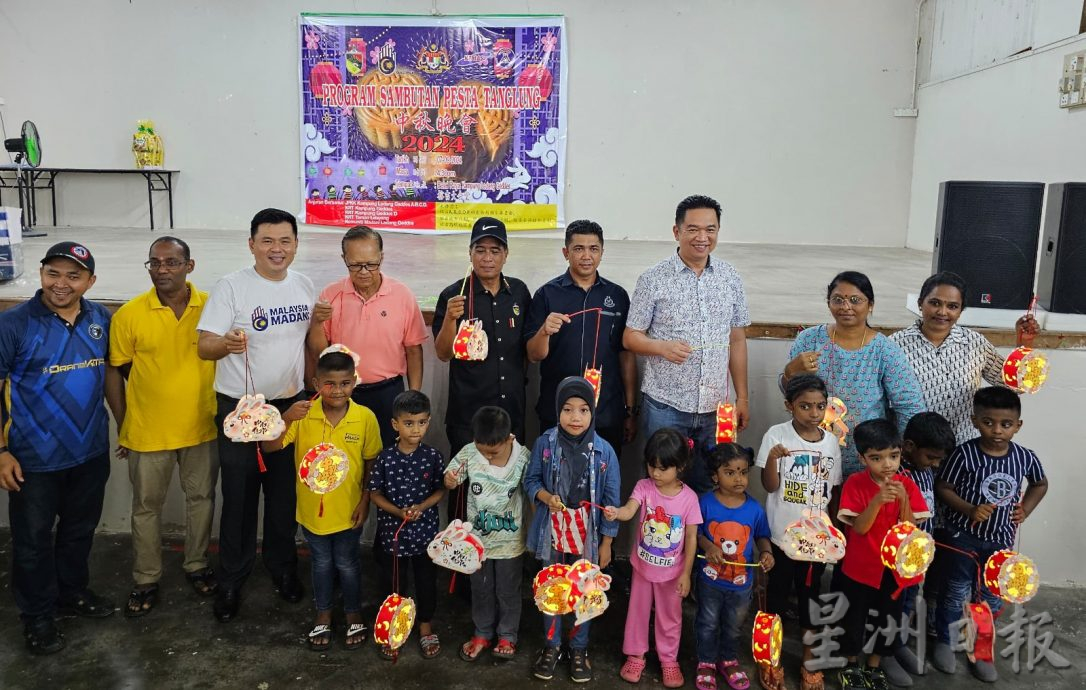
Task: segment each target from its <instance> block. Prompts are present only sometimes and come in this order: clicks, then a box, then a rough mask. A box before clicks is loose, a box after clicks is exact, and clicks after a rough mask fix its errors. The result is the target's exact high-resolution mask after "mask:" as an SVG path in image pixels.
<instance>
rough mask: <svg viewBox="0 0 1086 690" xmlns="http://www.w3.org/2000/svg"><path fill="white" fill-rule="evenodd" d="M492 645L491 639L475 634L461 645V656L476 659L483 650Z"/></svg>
mask: <svg viewBox="0 0 1086 690" xmlns="http://www.w3.org/2000/svg"><path fill="white" fill-rule="evenodd" d="M489 646H490V640H488V639H486V638H485V637H478V636H473V637H472V638H471V639H470V640H468V641H467V642H465V643H464V644H463V645H462V646H461V647H460V658H461V659H463V660H464V661H476V660H478V659H479V655H480V654H482V653H483V650H484V649H486V648H487V647H489Z"/></svg>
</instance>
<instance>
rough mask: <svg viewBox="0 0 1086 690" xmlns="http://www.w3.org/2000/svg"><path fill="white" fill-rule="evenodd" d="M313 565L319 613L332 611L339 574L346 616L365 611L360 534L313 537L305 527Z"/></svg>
mask: <svg viewBox="0 0 1086 690" xmlns="http://www.w3.org/2000/svg"><path fill="white" fill-rule="evenodd" d="M302 535H303V536H304V537H305V541H306V543H307V544H309V553H310V554H311V558H312V561H313V602H314V603H315V604H316V605H317V611H329V610H331V609H332V589H333V587H334V582H335V573H337V572H338V573H339V587H340V589H342V590H343V612H344V613H358V612H360V611H361V610H362V602H361V599H362V576H361V574H362V568H361V558H360V555H359V549H358V532H355V531H354V530H351V529H345V530H343V531H342V532H335V533H334V534H313V533H312V532H310V531H309V530H307V529H306V528H305V527H304V526H303V527H302Z"/></svg>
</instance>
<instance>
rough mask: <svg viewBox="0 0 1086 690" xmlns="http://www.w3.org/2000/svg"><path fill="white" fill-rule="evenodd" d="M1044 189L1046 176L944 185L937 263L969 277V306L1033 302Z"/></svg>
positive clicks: (937, 228) (1020, 305) (936, 268)
mask: <svg viewBox="0 0 1086 690" xmlns="http://www.w3.org/2000/svg"><path fill="white" fill-rule="evenodd" d="M1044 189H1045V186H1044V184H1043V183H1041V182H944V183H942V184H941V185H939V215H938V218H937V221H936V226H935V253H934V256H933V257H932V264H931V267H932V270H933V271H935V272H938V271H953V272H954V273H957V274H958V275H960V276H961V277H962V278H964V279H965V284H966V285H967V286H968V287H969V291H968V292H969V294H968V299H967V302H966V305H967V306H970V307H980V308H988V309H1021V310H1023V311H1024V310H1025V309H1026V308H1027V307H1029V302H1030V299H1031V298H1032V297H1033V278H1034V274H1035V270H1034V269H1035V266H1036V263H1037V242H1038V236H1039V234H1040V230H1041V204H1042V202H1043V200H1044Z"/></svg>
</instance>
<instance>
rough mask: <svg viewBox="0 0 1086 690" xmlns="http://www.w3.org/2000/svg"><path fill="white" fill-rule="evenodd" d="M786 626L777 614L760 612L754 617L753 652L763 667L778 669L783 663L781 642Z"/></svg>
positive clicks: (755, 658)
mask: <svg viewBox="0 0 1086 690" xmlns="http://www.w3.org/2000/svg"><path fill="white" fill-rule="evenodd" d="M783 636H784V626H782V625H781V617H780V616H778V615H777V614H775V613H766V612H765V611H759V612H758V615H756V616H755V617H754V635H753V637H752V638H751V652H752V654H753V655H754V660H755V661H756V662H758V663H759V664H762V665H763V666H768V667H770V668H774V667H776V666H777V665H778V664H779V663H780V661H781V640H782V638H783Z"/></svg>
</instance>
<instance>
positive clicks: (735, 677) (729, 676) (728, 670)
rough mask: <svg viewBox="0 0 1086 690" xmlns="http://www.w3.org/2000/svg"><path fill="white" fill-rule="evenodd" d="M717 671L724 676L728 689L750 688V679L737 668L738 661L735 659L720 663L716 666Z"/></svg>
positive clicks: (741, 689) (744, 689)
mask: <svg viewBox="0 0 1086 690" xmlns="http://www.w3.org/2000/svg"><path fill="white" fill-rule="evenodd" d="M717 671H719V672H720V675H722V676H724V680H726V681H727V682H728V687H729V688H731V689H732V690H747V688H749V687H750V678H748V677H747V674H746V672H745V671H743V670H742V669H740V668H739V661H738V660H736V659H732V660H731V661H721V662H720V663H719V664H717Z"/></svg>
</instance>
